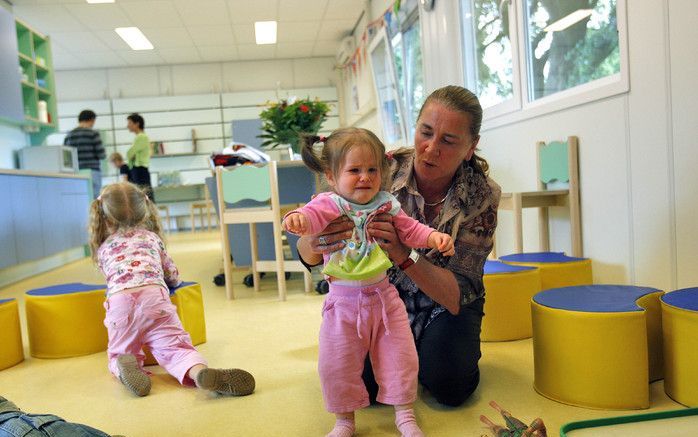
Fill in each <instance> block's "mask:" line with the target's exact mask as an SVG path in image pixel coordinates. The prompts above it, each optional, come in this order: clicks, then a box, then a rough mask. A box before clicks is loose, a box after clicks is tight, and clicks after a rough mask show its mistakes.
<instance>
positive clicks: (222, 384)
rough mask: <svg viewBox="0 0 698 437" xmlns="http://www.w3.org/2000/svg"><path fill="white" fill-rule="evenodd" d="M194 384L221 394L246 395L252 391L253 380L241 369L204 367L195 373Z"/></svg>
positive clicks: (252, 377)
mask: <svg viewBox="0 0 698 437" xmlns="http://www.w3.org/2000/svg"><path fill="white" fill-rule="evenodd" d="M196 386H197V387H199V388H203V389H205V390H211V391H215V392H216V393H219V394H222V395H229V396H246V395H249V394H252V392H253V391H254V387H255V381H254V376H252V375H251V374H250V373H248V372H246V371H244V370H241V369H210V368H206V369H203V370H202V371H200V372H199V373H198V374H197V375H196Z"/></svg>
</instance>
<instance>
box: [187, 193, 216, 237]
mask: <svg viewBox="0 0 698 437" xmlns="http://www.w3.org/2000/svg"><path fill="white" fill-rule="evenodd" d="M213 209H214V208H213V202H212V201H211V197H210V196H209V194H208V188H206V186H205V185H204V200H203V201H201V202H192V204H191V209H190V213H189V215H190V218H191V231H192V232H196V225H195V222H194V217H195V215H194V214H195V213H196V215H197V216H198V217H199V220H200V221H201V229H202V230H203V229H204V217H206V230H207V231H210V230H211V226H212V223H213V219H212V217H213V216H212V214H211V211H212V210H213ZM214 226H215V225H214Z"/></svg>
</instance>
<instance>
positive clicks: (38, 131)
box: [15, 20, 58, 144]
mask: <svg viewBox="0 0 698 437" xmlns="http://www.w3.org/2000/svg"><path fill="white" fill-rule="evenodd" d="M15 27H16V33H17V50H18V55H17V56H18V63H19V68H20V70H21V81H20V84H19V86H21V88H22V104H23V107H24V120H25V126H27V131H28V132H29V135H30V137H31V143H32V144H41V143H43V142H44V140H45V139H46V137H47V136H48V135H50V134H52V133H54V132H56V131H57V126H58V105H57V101H56V84H55V78H54V73H53V58H52V56H51V40H50V39H49V37H48V36H45V35H43V34H41V33H39V32H37V31H35V30H33V29H32V28H31V27H29V26H28V25H27V24H25V23H23V22H22V21H19V20H15ZM43 106H45V108H46V112H47V117H46V118H43V117H42V107H43ZM42 118H43V119H42Z"/></svg>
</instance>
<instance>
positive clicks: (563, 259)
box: [499, 252, 586, 263]
mask: <svg viewBox="0 0 698 437" xmlns="http://www.w3.org/2000/svg"><path fill="white" fill-rule="evenodd" d="M499 259H501V260H502V261H511V262H517V263H569V262H574V261H584V260H585V259H586V258H575V257H573V256H567V255H565V254H564V253H563V252H531V253H515V254H512V255H505V256H500V257H499Z"/></svg>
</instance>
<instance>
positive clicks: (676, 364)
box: [662, 288, 698, 407]
mask: <svg viewBox="0 0 698 437" xmlns="http://www.w3.org/2000/svg"><path fill="white" fill-rule="evenodd" d="M662 325H663V331H664V374H665V375H664V391H665V392H666V394H667V395H668V396H669V397H670V398H672V399H673V400H675V401H676V402H679V403H681V404H684V405H686V406H689V407H696V406H698V288H686V289H683V290H678V291H674V292H671V293H667V294H665V295H664V296H662Z"/></svg>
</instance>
